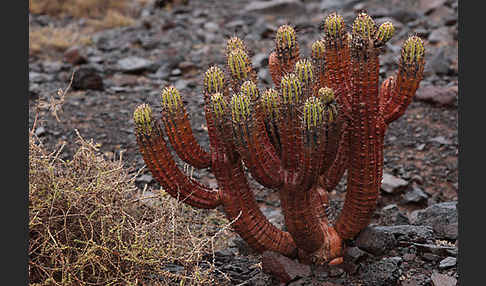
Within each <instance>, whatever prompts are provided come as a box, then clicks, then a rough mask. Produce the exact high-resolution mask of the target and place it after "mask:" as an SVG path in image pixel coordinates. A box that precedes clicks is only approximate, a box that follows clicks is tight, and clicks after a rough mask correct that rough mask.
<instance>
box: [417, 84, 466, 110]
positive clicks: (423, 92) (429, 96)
mask: <svg viewBox="0 0 486 286" xmlns="http://www.w3.org/2000/svg"><path fill="white" fill-rule="evenodd" d="M415 99H416V100H418V101H423V102H428V103H432V104H434V105H438V106H453V105H454V104H455V103H456V101H457V87H453V86H449V87H447V86H435V85H424V86H421V87H419V88H418V89H417V93H416V94H415Z"/></svg>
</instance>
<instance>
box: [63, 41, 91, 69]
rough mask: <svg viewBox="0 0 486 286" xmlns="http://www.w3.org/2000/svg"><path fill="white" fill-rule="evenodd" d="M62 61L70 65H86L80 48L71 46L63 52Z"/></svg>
mask: <svg viewBox="0 0 486 286" xmlns="http://www.w3.org/2000/svg"><path fill="white" fill-rule="evenodd" d="M63 59H64V61H65V62H68V63H70V64H72V65H80V64H84V63H86V57H85V56H84V55H83V54H82V53H81V47H79V46H73V47H71V48H69V49H67V50H66V51H65V52H64V55H63Z"/></svg>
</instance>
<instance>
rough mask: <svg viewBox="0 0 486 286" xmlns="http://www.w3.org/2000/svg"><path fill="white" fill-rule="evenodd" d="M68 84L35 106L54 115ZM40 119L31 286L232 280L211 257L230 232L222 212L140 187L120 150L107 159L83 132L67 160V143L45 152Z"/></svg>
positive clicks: (32, 145)
mask: <svg viewBox="0 0 486 286" xmlns="http://www.w3.org/2000/svg"><path fill="white" fill-rule="evenodd" d="M68 89H69V87H68V88H66V90H64V91H63V90H61V89H60V90H59V92H58V94H57V97H60V98H59V99H57V97H56V99H55V100H52V99H51V100H49V101H48V102H44V103H43V104H39V105H38V108H39V109H47V108H49V110H50V111H51V113H53V114H54V115H56V117H57V116H58V115H60V114H57V113H56V112H60V111H62V110H60V109H59V105H62V102H63V100H64V98H65V96H66V92H67V90H68ZM36 122H37V120H36ZM36 122H34V126H33V127H32V130H30V133H29V250H28V251H29V281H30V285H215V284H218V285H221V284H227V283H225V281H221V280H220V281H216V278H215V277H216V275H215V273H217V270H216V269H215V267H214V265H213V261H212V259H211V257H212V256H211V253H213V251H214V250H215V249H218V248H220V247H225V246H226V241H227V238H228V236H230V235H232V234H231V233H232V232H231V231H230V230H229V225H230V223H229V222H228V221H227V220H226V219H225V218H224V216H223V214H221V213H220V212H218V211H215V210H211V211H208V210H198V209H194V208H192V207H189V206H187V205H185V204H183V203H180V202H178V201H177V200H175V199H173V198H172V197H170V196H169V195H168V194H166V193H165V192H163V191H153V192H151V191H147V190H144V192H141V191H139V190H137V188H136V187H135V185H134V179H135V176H130V175H129V173H128V171H127V170H126V169H124V167H123V161H122V156H121V155H122V154H120V157H119V158H118V159H113V160H107V159H106V158H105V157H104V156H103V154H102V153H101V152H99V150H98V147H99V146H98V145H96V144H95V143H93V142H92V141H87V140H85V139H83V138H82V137H81V136H80V135H79V134H78V140H77V144H78V146H79V148H78V150H77V151H76V152H75V154H74V155H73V157H72V159H70V160H62V159H61V156H60V154H61V153H62V147H63V146H61V147H60V148H59V149H58V150H53V151H48V150H46V148H45V147H44V146H43V145H42V142H41V141H40V140H39V139H38V138H37V137H36V136H35V135H34V131H35V126H36ZM207 257H209V258H207ZM170 265H172V267H174V265H179V266H180V267H181V271H180V272H178V273H174V272H173V271H172V272H170V271H168V269H169V268H168V266H170ZM219 277H221V276H219ZM226 282H227V281H226Z"/></svg>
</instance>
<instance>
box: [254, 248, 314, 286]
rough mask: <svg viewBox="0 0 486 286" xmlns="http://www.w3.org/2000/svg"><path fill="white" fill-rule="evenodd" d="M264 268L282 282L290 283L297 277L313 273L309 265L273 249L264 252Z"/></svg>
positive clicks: (264, 270)
mask: <svg viewBox="0 0 486 286" xmlns="http://www.w3.org/2000/svg"><path fill="white" fill-rule="evenodd" d="M262 270H263V272H265V273H268V274H271V275H272V276H274V277H275V278H277V279H278V280H279V281H280V282H281V283H288V282H290V281H292V280H294V279H296V278H297V277H307V276H309V275H310V274H311V268H310V266H309V265H305V264H301V263H299V262H297V261H294V260H292V259H290V258H288V257H285V256H283V255H281V254H279V253H276V252H273V251H265V252H263V254H262Z"/></svg>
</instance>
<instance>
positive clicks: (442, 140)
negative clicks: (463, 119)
mask: <svg viewBox="0 0 486 286" xmlns="http://www.w3.org/2000/svg"><path fill="white" fill-rule="evenodd" d="M429 142H435V143H439V144H441V145H450V144H452V142H451V140H449V139H446V138H445V137H444V136H437V137H434V138H431V139H430V140H429Z"/></svg>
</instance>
